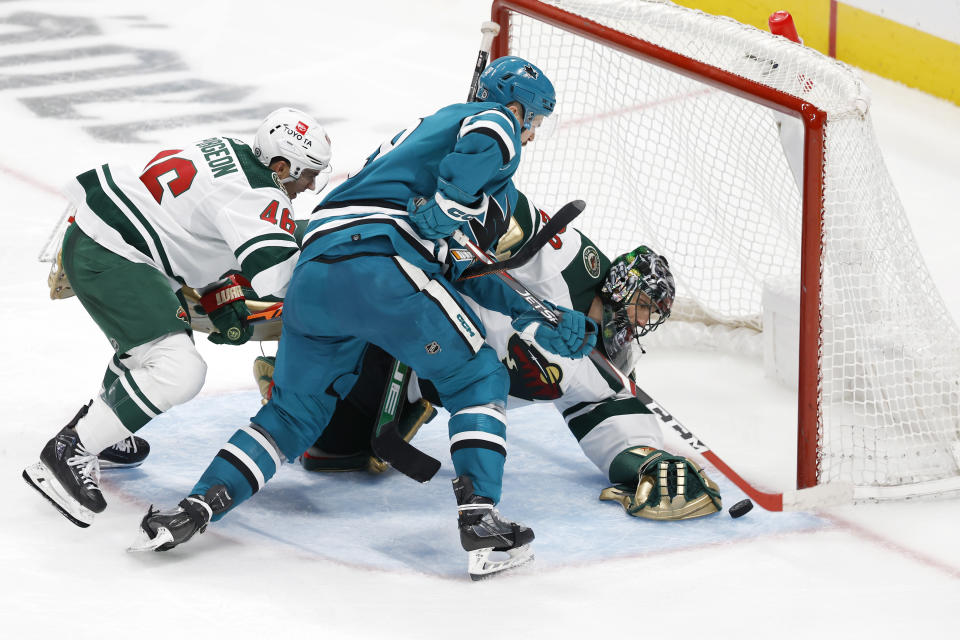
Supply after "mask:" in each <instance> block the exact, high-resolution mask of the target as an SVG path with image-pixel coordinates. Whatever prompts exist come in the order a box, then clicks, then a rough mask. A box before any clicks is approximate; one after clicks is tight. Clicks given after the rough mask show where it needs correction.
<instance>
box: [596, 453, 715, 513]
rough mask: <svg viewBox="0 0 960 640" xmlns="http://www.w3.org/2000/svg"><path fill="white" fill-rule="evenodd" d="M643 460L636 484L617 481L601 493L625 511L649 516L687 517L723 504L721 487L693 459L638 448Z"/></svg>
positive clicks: (602, 497) (710, 510)
mask: <svg viewBox="0 0 960 640" xmlns="http://www.w3.org/2000/svg"><path fill="white" fill-rule="evenodd" d="M638 453H640V454H641V455H643V461H642V463H641V464H640V466H639V469H638V471H637V484H636V486H629V485H626V484H618V485H614V486H612V487H607V488H606V489H604V490H603V491H602V492H601V493H600V499H601V500H610V501H613V502H619V503H620V504H621V505H622V506H623V508H624V509H626V511H627V513H628V514H630V515H631V516H636V517H638V518H646V519H648V520H687V519H690V518H699V517H701V516H706V515H710V514H711V513H716V512H717V511H719V510H720V509H721V508H723V505H722V502H721V499H720V488H719V487H718V486H717V484H716V483H715V482H714V481H713V480H711V479H710V478H709V477H708V476H707V474H706V472H705V471H704V470H703V469H702V468H701V467H700V465H698V464H697V463H696V462H694V461H692V460H688V459H687V458H684V457H682V456H674V455H671V454H669V453H667V452H666V451H662V450H659V449H644V450H642V451H638Z"/></svg>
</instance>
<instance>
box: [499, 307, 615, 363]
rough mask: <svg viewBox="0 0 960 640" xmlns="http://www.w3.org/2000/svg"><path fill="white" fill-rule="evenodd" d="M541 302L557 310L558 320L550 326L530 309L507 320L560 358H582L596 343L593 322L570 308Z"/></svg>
mask: <svg viewBox="0 0 960 640" xmlns="http://www.w3.org/2000/svg"><path fill="white" fill-rule="evenodd" d="M544 304H546V305H548V306H550V307H552V308H553V309H555V310H557V311H559V312H560V314H559V315H560V323H559V324H558V325H557V326H556V327H551V326H550V325H549V324H547V323H545V322H544V320H543V316H541V315H540V314H539V313H537V312H536V311H534V310H533V309H531V310H530V311H526V312H524V313H522V314H520V315H519V316H518V317H516V318H514V320H513V322H511V323H510V324H511V325H512V326H513V328H514V329H515V330H516V331H518V332H519V333H520V337H521V338H523V339H524V340H527V341H528V342H530V341H531V340H533V341H536V343H537V344H539V345H540V346H541V347H543V348H544V349H546V350H547V351H549V352H550V353H554V354H556V355H558V356H562V357H564V358H582V357H583V356H585V355H587V354H588V353H590V350H591V349H593V346H594V345H595V344H596V343H597V323H595V322H594V321H593V320H591V319H590V318H588V317H587V316H585V315H584V314H582V313H580V312H579V311H574V310H572V309H565V308H563V307H557V306H555V305H553V304H551V303H549V302H544Z"/></svg>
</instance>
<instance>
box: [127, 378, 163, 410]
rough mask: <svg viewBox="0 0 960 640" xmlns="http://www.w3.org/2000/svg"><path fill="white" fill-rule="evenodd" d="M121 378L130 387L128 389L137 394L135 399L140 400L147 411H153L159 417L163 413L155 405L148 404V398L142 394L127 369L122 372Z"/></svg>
mask: <svg viewBox="0 0 960 640" xmlns="http://www.w3.org/2000/svg"><path fill="white" fill-rule="evenodd" d="M123 377H124V379H125V380H126V381H127V383H128V384H129V385H130V388H131V389H133V392H134V393H136V394H137V398H139V399H140V402H142V403H143V404H144V405H146V407H147V409H149V410H150V411H153V412H154V413H155V414H157V415H160V414H161V413H163V409H160V408H159V407H157V406H156V405H155V404H153V403H152V402H150V398H148V397H147V396H146V395H145V394H144V393H143V391H142V390H141V389H140V385H138V384H137V382H136V381H135V380H134V379H133V375H131V373H130V370H129V369H127V370H126V371H124V372H123Z"/></svg>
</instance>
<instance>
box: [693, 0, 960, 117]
mask: <svg viewBox="0 0 960 640" xmlns="http://www.w3.org/2000/svg"><path fill="white" fill-rule="evenodd" d="M674 2H676V4H679V5H682V6H685V7H690V8H692V9H699V10H701V11H703V12H705V13H710V14H713V15H718V16H729V17H731V18H733V19H735V20H737V21H739V22H742V23H744V24H749V25H753V26H755V27H757V28H758V29H762V30H764V31H769V29H768V27H767V18H768V17H769V16H770V14H771V13H773V12H774V11H780V10H786V11H789V12H790V13H791V14H792V15H793V20H794V23H795V24H796V26H797V32H798V33H799V34H800V37H801V38H803V42H804V44H805V45H807V46H808V47H811V48H813V49H816V50H817V51H820V52H821V53H824V54H829V52H830V0H786V1H785V0H674ZM836 33H837V35H836V38H837V42H836V47H837V58H838V59H839V60H842V61H844V62H846V63H847V64H850V65H853V66H855V67H858V68H860V69H863V70H865V71H869V72H870V73H875V74H877V75H879V76H883V77H885V78H890V79H891V80H896V81H897V82H902V83H903V84H905V85H907V86H909V87H914V88H916V89H920V90H922V91H926V92H927V93H930V94H932V95H935V96H939V97H941V98H946V99H947V100H950V101H951V102H954V103H956V104H960V44H956V43H954V42H950V41H949V40H944V39H942V38H938V37H937V36H934V35H931V34H929V33H926V32H923V31H920V30H919V29H915V28H913V27H908V26H906V25H903V24H900V23H899V22H895V21H893V20H890V19H889V18H884V17H882V16H879V15H876V14H873V13H870V12H869V11H864V10H862V9H857V8H855V7H851V6H849V5H847V4H844V3H843V2H838V3H837V25H836Z"/></svg>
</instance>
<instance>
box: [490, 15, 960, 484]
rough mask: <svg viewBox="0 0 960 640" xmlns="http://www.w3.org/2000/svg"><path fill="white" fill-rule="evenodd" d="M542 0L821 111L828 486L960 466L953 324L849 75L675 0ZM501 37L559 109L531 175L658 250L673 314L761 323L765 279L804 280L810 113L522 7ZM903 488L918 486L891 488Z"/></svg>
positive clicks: (549, 203)
mask: <svg viewBox="0 0 960 640" xmlns="http://www.w3.org/2000/svg"><path fill="white" fill-rule="evenodd" d="M545 4H548V5H551V6H554V7H559V8H561V9H564V10H565V11H567V12H570V13H572V14H575V15H577V16H581V18H579V19H580V20H582V19H584V18H585V19H588V20H590V21H593V22H596V23H599V24H602V25H604V26H606V27H610V28H612V29H614V30H616V31H617V32H620V33H623V34H627V35H629V36H634V37H636V38H638V39H641V40H645V41H648V42H651V43H654V44H656V45H658V46H659V47H662V48H663V49H664V50H668V51H673V52H677V53H680V54H682V55H684V56H687V57H689V58H692V59H695V60H697V61H701V62H704V63H707V64H708V65H711V66H713V67H716V68H718V69H722V70H725V71H728V72H731V73H733V74H736V75H737V76H740V77H743V78H747V79H749V80H752V81H754V82H756V83H759V84H760V85H764V86H766V87H772V88H775V89H777V90H779V91H782V92H784V93H787V94H790V95H793V96H796V97H799V98H802V99H803V100H805V101H807V102H809V103H811V104H813V105H815V106H816V107H818V108H819V109H821V110H823V111H825V112H826V114H827V122H826V126H825V136H824V137H825V143H824V162H823V168H822V181H823V183H822V184H823V203H822V216H823V226H822V234H821V250H822V270H821V274H820V278H819V282H818V281H816V280H817V279H816V278H815V279H814V281H813V282H805V283H803V284H804V286H806V287H820V291H821V304H820V312H821V318H822V320H821V324H820V339H821V340H820V354H819V358H818V360H819V362H818V366H819V374H820V380H819V391H818V394H817V398H818V403H819V407H818V412H817V415H819V421H818V424H814V425H811V428H812V429H814V430H815V433H816V437H817V438H818V442H819V446H818V457H819V466H818V473H819V482H820V483H826V482H835V481H843V482H851V483H853V484H854V485H857V486H859V487H904V486H908V487H913V486H914V485H917V483H934V484H935V485H936V483H937V482H940V483H941V484H942V482H943V481H944V480H947V481H951V479H956V478H958V476H960V470H958V464H960V462H958V461H960V444H958V442H960V331H958V329H957V325H956V323H955V321H954V320H953V319H952V318H951V317H950V315H949V313H948V312H947V310H946V307H945V306H944V304H943V302H942V300H941V298H940V295H939V293H938V292H937V291H936V289H935V288H934V286H933V285H932V283H931V281H930V278H929V276H928V272H927V269H926V266H925V265H924V262H923V259H922V258H921V256H920V254H919V251H918V249H917V246H916V243H915V241H914V239H913V235H912V232H911V230H910V228H909V224H908V222H907V219H906V215H905V213H904V211H903V207H902V205H901V203H900V201H899V198H898V196H897V193H896V190H895V189H894V187H893V185H892V183H891V180H890V178H889V175H888V173H887V170H886V168H885V166H884V162H883V158H882V155H881V152H880V149H879V147H878V144H877V141H876V137H875V135H874V132H873V127H872V124H871V121H870V117H869V113H868V105H869V96H868V94H867V91H866V89H865V87H864V86H863V85H862V84H861V82H860V80H859V79H858V77H857V75H856V73H855V72H854V71H853V70H852V69H851V68H849V67H847V66H846V65H844V64H842V63H839V62H837V61H835V60H833V59H830V58H828V57H826V56H823V55H821V54H819V53H817V52H816V51H814V50H812V49H808V48H805V47H803V46H801V45H798V44H796V43H793V42H790V41H788V40H786V39H784V38H781V37H776V36H773V35H771V34H769V33H766V32H764V31H760V30H758V29H755V28H753V27H748V26H744V25H742V24H740V23H737V22H735V21H733V20H730V19H726V18H718V17H715V16H710V15H707V14H704V13H701V12H698V11H693V10H689V9H685V8H682V7H678V6H676V5H673V4H671V3H669V2H647V1H642V0H631V1H605V2H604V1H586V0H579V1H577V0H553V1H550V2H547V3H545ZM572 24H573V25H574V28H575V27H576V24H577V23H576V19H574V20H573V21H572ZM507 37H508V38H509V40H508V43H509V44H508V50H509V53H511V54H514V55H519V56H523V57H525V58H528V59H530V60H531V61H533V62H535V63H536V64H537V65H538V66H540V67H541V68H542V69H543V70H544V71H545V72H546V73H547V74H548V75H549V76H550V78H551V80H552V81H553V82H554V85H555V87H556V89H557V97H558V107H557V114H558V115H559V116H560V124H559V129H558V131H556V132H555V133H554V134H553V135H552V136H551V137H549V138H547V139H542V140H541V139H538V140H537V142H536V144H534V145H531V146H530V147H528V149H529V151H528V150H525V151H524V160H523V162H522V163H521V167H520V170H519V172H518V184H520V185H521V188H522V189H523V190H524V191H527V192H529V193H531V194H535V197H536V200H537V202H538V204H539V205H541V206H544V207H546V208H555V207H557V206H559V205H561V204H563V203H564V202H566V201H567V200H570V199H572V198H582V199H584V200H586V201H587V203H588V205H589V206H588V213H587V214H585V215H584V217H583V219H582V220H580V221H578V226H580V227H581V228H583V229H584V231H585V232H586V233H587V234H588V235H590V236H591V238H593V239H594V240H595V241H597V243H598V244H599V245H600V246H601V247H603V248H604V250H605V251H606V252H607V253H608V254H610V255H616V254H617V253H621V252H624V251H627V250H629V249H632V248H633V247H635V246H636V245H637V244H640V243H644V244H649V245H651V246H652V247H654V248H655V249H657V250H658V251H661V252H663V253H664V254H665V255H667V256H668V257H669V259H670V263H671V266H672V267H673V270H674V273H675V275H676V278H677V283H678V290H679V295H680V296H681V297H682V298H683V304H682V306H681V311H680V312H679V313H678V314H675V317H676V316H680V317H681V318H683V317H684V314H685V313H687V314H688V315H687V317H690V318H696V319H699V320H704V319H706V320H707V321H709V322H713V323H720V324H726V325H730V326H736V327H744V326H746V327H753V328H755V329H758V330H759V329H761V328H762V317H763V308H762V306H761V293H762V290H763V287H764V283H765V282H770V281H781V282H782V281H783V279H784V278H790V277H794V278H795V281H796V287H797V290H798V291H799V287H800V286H801V283H800V271H801V226H802V224H803V209H802V196H801V194H802V192H803V191H802V188H801V186H800V185H802V180H803V177H804V176H803V172H804V170H803V168H802V167H803V163H802V162H801V160H802V157H801V156H802V145H801V144H800V142H799V141H802V139H803V129H802V124H801V122H800V120H799V119H798V118H796V117H792V116H785V115H783V114H781V113H778V112H776V111H773V110H771V109H769V108H767V107H764V106H761V105H760V104H758V103H756V102H753V101H751V100H750V99H747V98H745V97H741V95H737V94H736V93H731V92H728V91H725V90H723V89H720V88H716V87H715V86H711V85H708V84H705V83H703V82H702V81H700V80H698V79H697V78H696V77H690V76H689V74H680V73H676V72H675V71H671V70H669V69H667V68H665V67H664V66H663V65H661V64H655V63H652V62H648V61H644V60H642V59H640V58H638V57H636V56H634V55H632V54H631V53H627V52H624V51H622V50H621V47H618V46H616V45H615V44H614V43H611V42H598V41H594V40H593V39H588V38H586V37H583V36H580V35H576V34H575V33H573V32H572V31H571V30H568V29H566V28H561V27H556V26H551V25H549V24H547V23H546V22H544V21H543V20H541V19H538V18H535V17H530V16H527V15H523V14H521V13H518V12H511V14H510V25H509V29H508V34H507ZM807 178H810V176H807ZM813 179H817V177H816V176H814V177H813ZM551 198H553V200H551ZM684 310H686V311H684ZM671 321H672V320H671ZM801 384H803V383H802V382H801ZM912 492H913V493H923V490H922V489H920V488H918V489H917V490H916V491H915V492H914V491H913V490H912V489H909V488H908V489H906V490H902V491H901V490H900V489H897V490H895V491H893V494H894V495H909V494H910V493H912ZM881 493H882V492H881ZM861 495H873V494H870V493H869V492H868V493H867V494H861Z"/></svg>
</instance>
